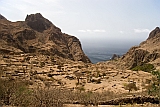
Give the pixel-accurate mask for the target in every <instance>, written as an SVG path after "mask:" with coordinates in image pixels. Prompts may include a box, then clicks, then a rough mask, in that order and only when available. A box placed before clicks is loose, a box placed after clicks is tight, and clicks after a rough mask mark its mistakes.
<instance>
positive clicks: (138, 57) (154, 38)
mask: <svg viewBox="0 0 160 107" xmlns="http://www.w3.org/2000/svg"><path fill="white" fill-rule="evenodd" d="M144 63H151V64H153V65H154V66H155V67H158V66H160V28H159V27H156V28H155V29H154V30H153V31H152V32H151V33H150V34H149V37H148V38H147V40H146V41H144V42H142V43H140V45H139V46H134V47H132V48H130V50H129V51H128V52H127V53H126V54H125V55H123V56H122V57H121V58H120V65H121V66H123V65H124V66H125V67H127V68H133V67H135V66H137V65H142V64H144Z"/></svg>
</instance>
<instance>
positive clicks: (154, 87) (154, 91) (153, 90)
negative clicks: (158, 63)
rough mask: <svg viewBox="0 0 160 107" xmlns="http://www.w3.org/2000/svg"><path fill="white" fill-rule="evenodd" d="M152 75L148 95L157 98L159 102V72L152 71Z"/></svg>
mask: <svg viewBox="0 0 160 107" xmlns="http://www.w3.org/2000/svg"><path fill="white" fill-rule="evenodd" d="M152 74H153V75H154V76H155V77H154V78H153V79H152V82H151V84H150V87H149V88H148V93H149V94H150V95H154V96H156V97H158V98H159V101H160V71H152Z"/></svg>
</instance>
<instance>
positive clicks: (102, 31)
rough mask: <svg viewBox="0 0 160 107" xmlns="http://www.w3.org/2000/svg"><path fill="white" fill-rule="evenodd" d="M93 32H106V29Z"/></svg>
mask: <svg viewBox="0 0 160 107" xmlns="http://www.w3.org/2000/svg"><path fill="white" fill-rule="evenodd" d="M93 32H106V31H105V30H93Z"/></svg>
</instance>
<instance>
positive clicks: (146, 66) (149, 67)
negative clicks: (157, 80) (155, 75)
mask: <svg viewBox="0 0 160 107" xmlns="http://www.w3.org/2000/svg"><path fill="white" fill-rule="evenodd" d="M154 69H155V68H154V66H153V65H152V64H143V65H141V66H140V65H138V66H136V67H134V68H132V69H131V70H133V71H146V72H150V71H152V70H154Z"/></svg>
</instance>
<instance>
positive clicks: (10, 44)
mask: <svg viewBox="0 0 160 107" xmlns="http://www.w3.org/2000/svg"><path fill="white" fill-rule="evenodd" d="M0 52H1V53H5V54H9V53H14V54H19V53H34V54H43V55H49V56H59V57H62V58H65V59H71V60H74V61H82V62H86V63H90V60H89V58H88V57H87V56H86V55H85V54H84V52H83V50H82V47H81V43H80V41H79V40H78V39H77V38H76V37H74V36H70V35H68V34H65V33H62V32H61V30H60V29H59V28H58V27H56V26H55V25H54V24H52V22H50V21H49V20H48V19H46V18H44V17H43V16H42V15H41V14H40V13H36V14H31V15H27V17H26V19H25V21H17V22H11V21H8V20H7V19H6V18H5V17H3V16H2V15H1V16H0Z"/></svg>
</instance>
